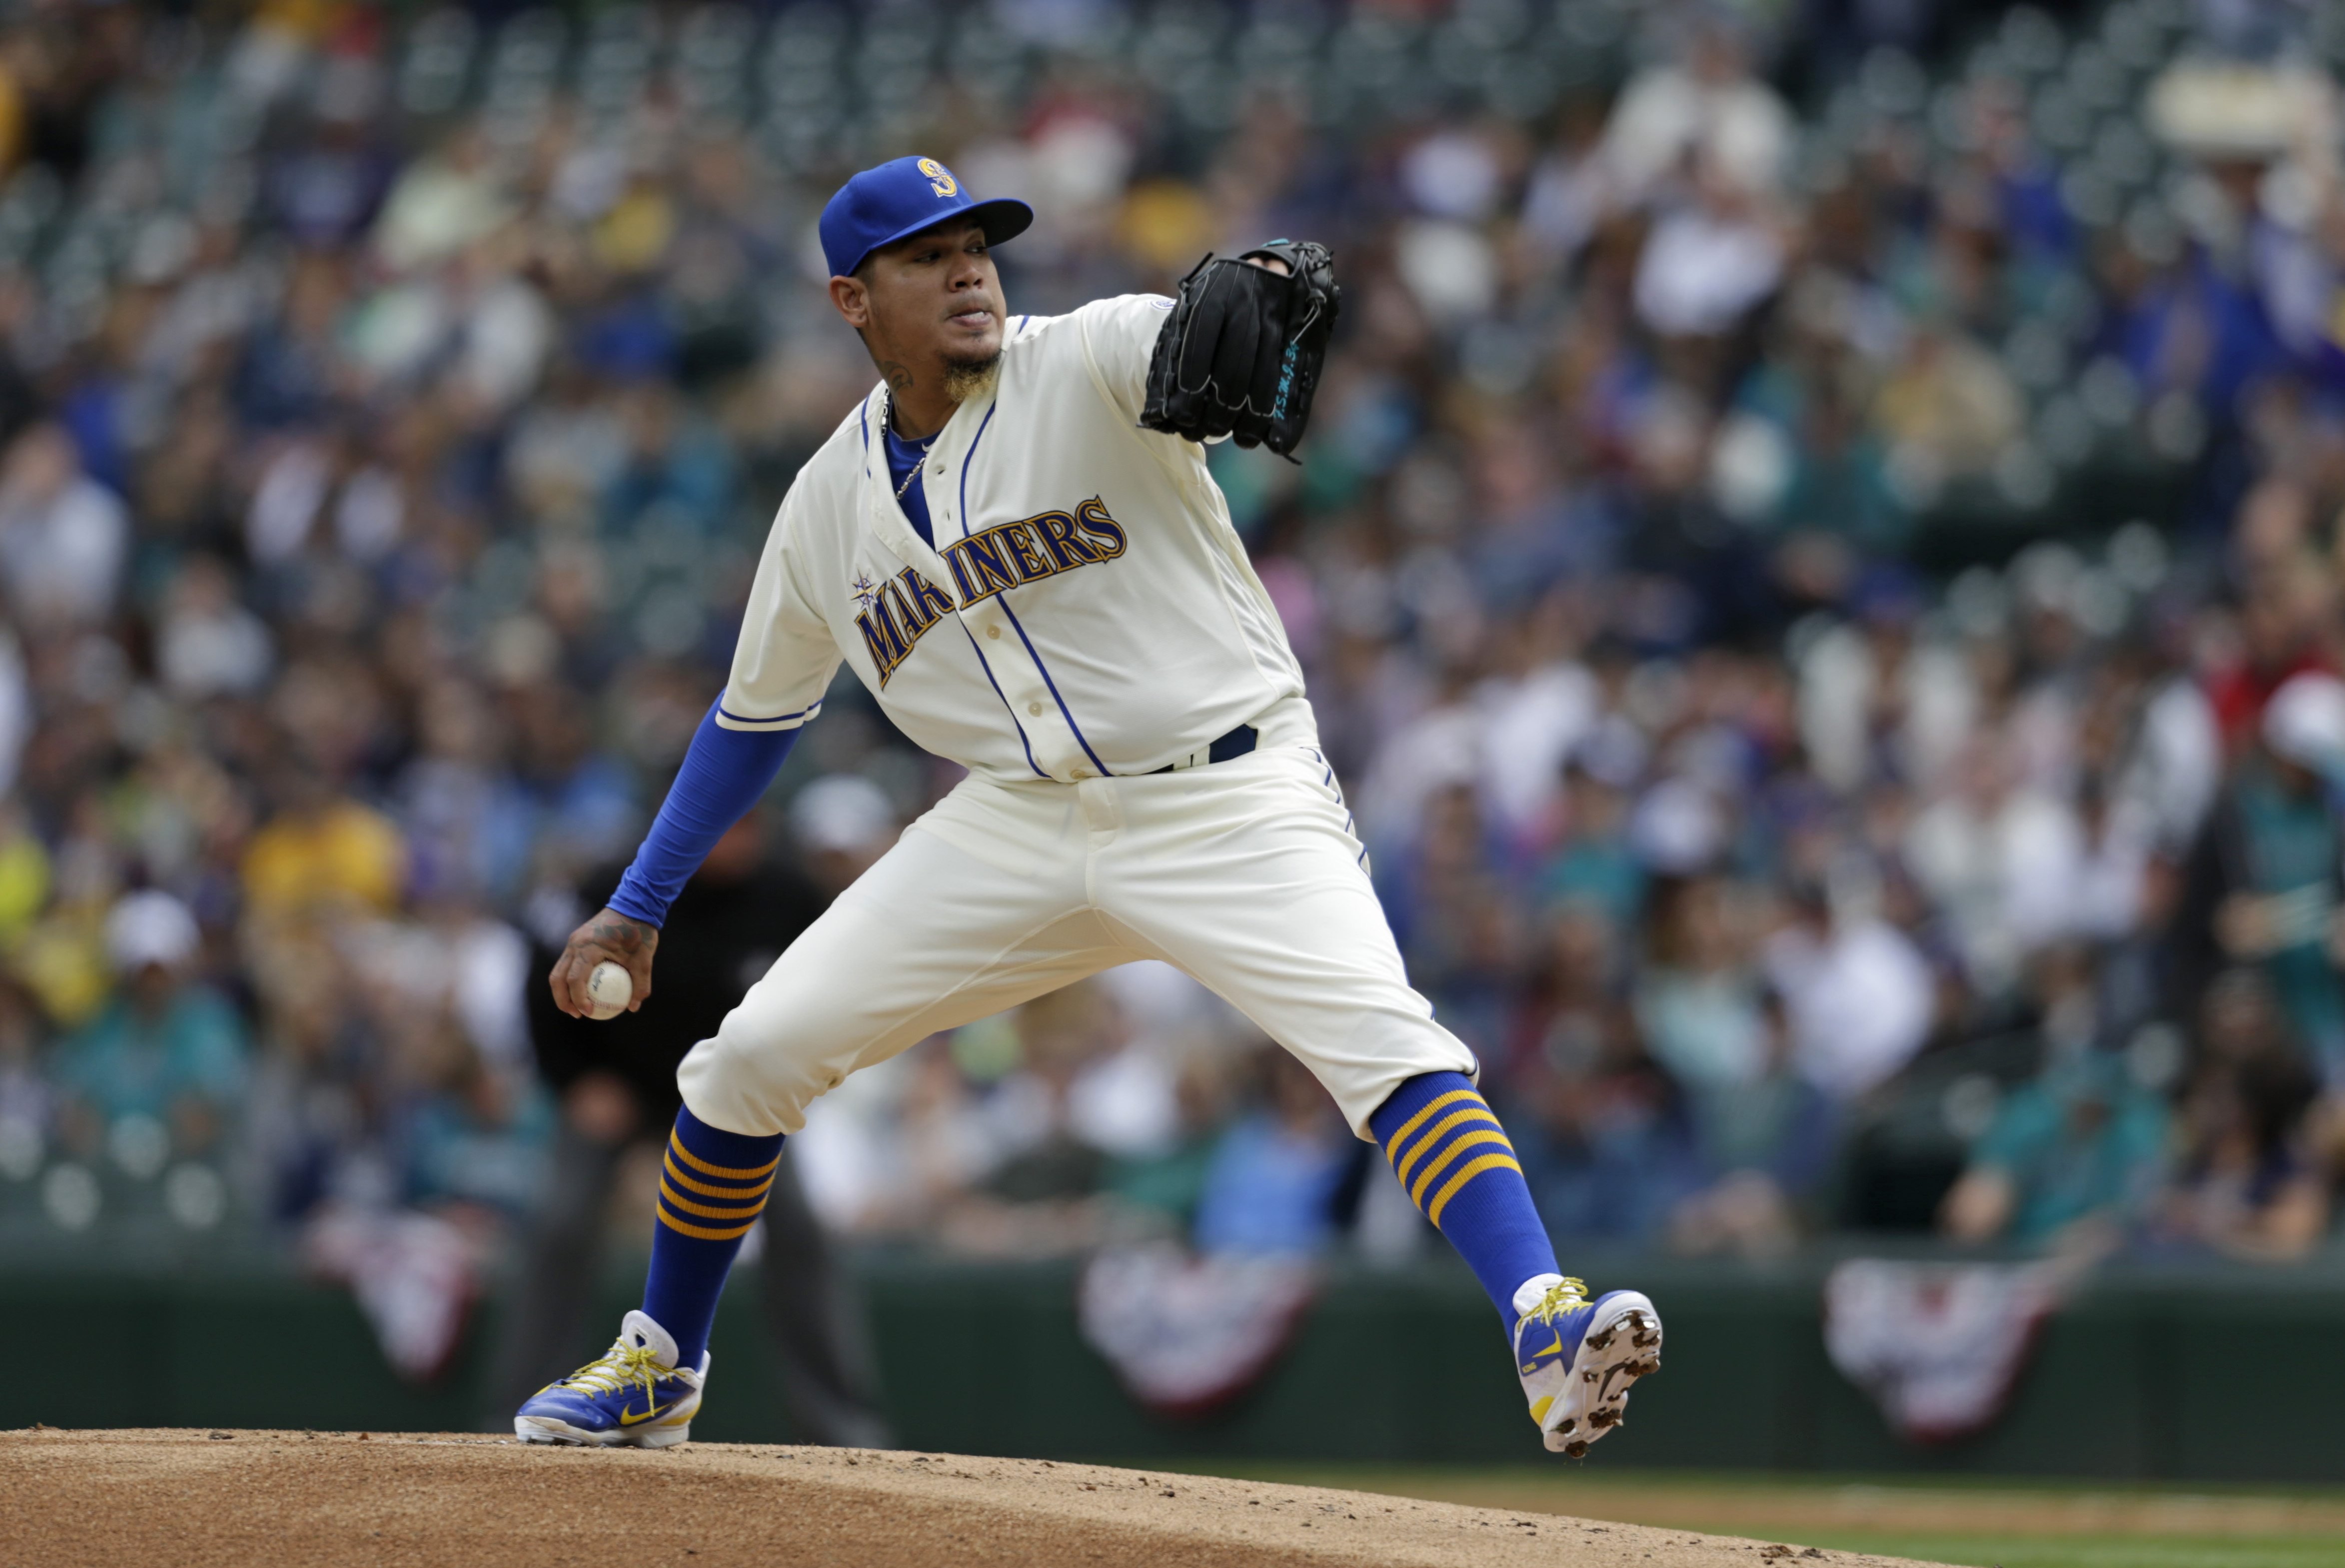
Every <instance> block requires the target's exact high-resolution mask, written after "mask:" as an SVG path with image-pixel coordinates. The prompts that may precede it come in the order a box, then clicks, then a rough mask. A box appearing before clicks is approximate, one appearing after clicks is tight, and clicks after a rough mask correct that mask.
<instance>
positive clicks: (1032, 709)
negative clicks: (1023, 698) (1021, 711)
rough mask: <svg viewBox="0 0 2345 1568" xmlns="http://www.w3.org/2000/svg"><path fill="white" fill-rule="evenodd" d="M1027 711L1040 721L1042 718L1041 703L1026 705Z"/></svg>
mask: <svg viewBox="0 0 2345 1568" xmlns="http://www.w3.org/2000/svg"><path fill="white" fill-rule="evenodd" d="M1026 711H1027V712H1028V713H1031V714H1033V715H1034V716H1035V717H1036V718H1038V719H1039V718H1041V716H1042V704H1041V703H1027V704H1026Z"/></svg>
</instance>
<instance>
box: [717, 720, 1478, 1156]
mask: <svg viewBox="0 0 2345 1568" xmlns="http://www.w3.org/2000/svg"><path fill="white" fill-rule="evenodd" d="M1281 727H1285V726H1281ZM1313 739H1314V737H1312V736H1311V735H1310V734H1309V733H1307V732H1306V733H1304V734H1302V735H1301V736H1300V737H1299V738H1296V739H1293V740H1289V741H1286V742H1284V743H1280V742H1274V741H1272V740H1271V739H1269V738H1268V736H1265V739H1264V744H1262V745H1261V746H1260V747H1258V748H1257V749H1256V750H1255V751H1254V752H1252V753H1250V754H1247V755H1245V756H1243V757H1238V758H1235V759H1233V760H1232V761H1229V762H1225V763H1214V764H1210V765H1207V766H1203V767H1194V768H1188V769H1183V770H1182V771H1180V772H1178V773H1169V774H1148V775H1145V776H1142V777H1139V778H1100V779H1087V780H1085V781H1083V782H1081V783H1080V784H1059V783H1055V782H1052V781H1050V780H1042V779H1038V780H1035V781H1032V782H1030V783H1020V784H992V783H987V782H981V781H980V780H979V779H978V778H976V777H975V776H973V775H972V776H971V777H970V778H969V779H966V780H964V781H963V782H962V783H961V784H960V785H959V787H958V788H956V789H955V790H954V791H953V792H952V793H951V794H949V795H947V796H946V797H945V798H944V799H943V800H942V801H940V802H939V803H938V804H937V805H936V807H935V809H933V810H931V811H930V812H929V814H927V815H925V816H923V817H921V818H920V819H919V821H918V822H916V823H914V824H912V825H911V826H910V827H909V828H908V829H906V830H905V832H904V835H903V837H902V838H901V839H900V840H899V841H898V843H897V845H896V846H895V847H894V848H893V849H891V850H889V851H888V853H887V854H886V855H883V856H882V857H881V858H880V859H879V860H878V862H877V863H876V864H875V865H872V867H871V868H870V869H869V870H868V871H867V872H865V873H864V875H862V876H861V877H860V878H859V879H858V880H857V882H856V883H855V885H853V886H852V887H849V888H848V890H847V891H846V892H845V893H844V894H842V895H840V896H839V898H838V900H837V903H835V904H833V905H831V907H830V909H829V910H828V911H827V912H826V913H825V914H824V915H823V916H822V918H820V919H819V920H817V921H816V922H815V923H814V925H812V926H809V927H808V928H807V931H806V932H805V934H804V935H802V936H799V937H798V939H797V941H796V942H794V943H792V944H791V945H790V948H789V950H788V951H787V952H786V953H784V954H783V955H782V956H781V957H780V958H779V959H777V960H776V961H775V964H774V966H773V968H772V969H770V970H768V971H767V972H766V976H765V977H764V978H763V979H761V980H759V981H758V982H757V983H756V985H755V986H752V987H751V988H750V990H749V993H748V995H747V996H744V997H743V998H742V1000H741V1004H740V1006H738V1007H736V1008H734V1009H733V1011H732V1012H731V1013H730V1014H728V1015H727V1016H726V1019H725V1022H724V1024H723V1025H722V1026H721V1027H719V1028H718V1030H717V1032H716V1036H715V1037H713V1038H710V1039H706V1040H703V1041H701V1042H700V1043H699V1044H698V1045H696V1046H695V1047H693V1048H692V1052H691V1054H690V1055H688V1056H687V1057H685V1059H684V1063H683V1065H682V1066H681V1067H678V1068H677V1070H676V1082H677V1084H678V1085H679V1086H680V1087H682V1089H683V1091H684V1101H685V1104H686V1105H687V1106H689V1107H691V1108H692V1114H693V1115H695V1116H696V1117H698V1118H700V1119H701V1120H703V1121H705V1122H706V1123H708V1124H709V1125H710V1126H711V1127H716V1128H723V1129H724V1130H726V1131H727V1132H736V1133H744V1134H750V1135H769V1134H772V1133H777V1132H796V1131H797V1130H798V1128H800V1127H802V1126H804V1125H805V1120H806V1108H807V1105H808V1104H809V1103H810V1102H811V1101H812V1100H814V1099H815V1098H816V1097H817V1096H818V1095H821V1094H823V1093H824V1092H826V1091H827V1090H828V1089H831V1088H833V1087H837V1084H838V1083H839V1081H840V1080H841V1079H843V1078H845V1077H847V1075H848V1074H849V1073H851V1072H854V1071H856V1070H857V1069H858V1068H861V1067H869V1066H871V1065H872V1064H873V1063H874V1062H881V1061H885V1060H887V1059H888V1057H892V1056H894V1055H896V1054H897V1053H898V1052H899V1051H902V1050H904V1049H906V1048H908V1047H910V1046H912V1045H914V1044H916V1043H918V1042H919V1041H920V1040H922V1039H924V1038H926V1037H928V1036H929V1035H931V1034H933V1033H935V1032H936V1031H937V1030H939V1029H949V1028H951V1027H954V1026H955V1025H958V1024H965V1023H968V1022H969V1021H970V1020H972V1019H975V1018H981V1017H986V1016H988V1015H989V1014H992V1013H998V1012H1000V1011H1001V1010H1003V1009H1004V1008H1007V1007H1014V1006H1016V1005H1017V1004H1019V1003H1020V1002H1023V1001H1026V1000H1028V999H1029V998H1030V997H1033V996H1041V994H1042V993H1044V992H1046V991H1052V990H1056V989H1058V988H1059V987H1060V986H1066V985H1070V984H1071V983H1072V982H1074V981H1076V980H1080V979H1081V978H1082V977H1084V976H1087V975H1092V974H1096V973H1097V972H1099V971H1100V970H1101V969H1107V968H1112V967H1113V966H1116V965H1118V964H1128V963H1131V962H1132V961H1134V960H1136V959H1141V958H1161V959H1162V960H1164V961H1165V962H1166V963H1169V964H1171V965H1173V966H1175V967H1176V968H1179V969H1182V970H1184V971H1186V972H1187V973H1188V974H1190V975H1192V976H1195V977H1196V978H1197V979H1198V980H1199V981H1201V982H1203V984H1204V985H1205V986H1207V987H1208V988H1210V989H1211V990H1213V992H1215V993H1216V994H1217V995H1219V996H1222V997H1223V999H1224V1000H1226V1001H1228V1002H1229V1003H1231V1004H1232V1005H1233V1006H1234V1007H1237V1008H1238V1009H1239V1010H1240V1011H1241V1012H1243V1013H1244V1014H1245V1015H1246V1016H1247V1017H1250V1018H1252V1019H1253V1020H1254V1022H1255V1023H1256V1024H1258V1025H1260V1026H1261V1027H1262V1029H1263V1031H1264V1033H1265V1034H1267V1035H1269V1036H1270V1037H1271V1038H1273V1039H1274V1040H1276V1041H1277V1042H1278V1043H1279V1044H1280V1045H1282V1046H1284V1047H1286V1048H1287V1049H1288V1050H1290V1051H1292V1052H1294V1054H1295V1056H1297V1057H1300V1058H1302V1060H1303V1061H1304V1064H1305V1065H1307V1066H1308V1067H1310V1068H1311V1070H1312V1071H1313V1072H1314V1073H1315V1074H1317V1075H1318V1077H1319V1081H1320V1082H1321V1083H1323V1084H1325V1085H1326V1087H1327V1091H1328V1093H1329V1094H1331V1095H1333V1096H1334V1097H1335V1103H1336V1104H1337V1105H1338V1106H1340V1107H1341V1108H1343V1112H1344V1116H1345V1119H1346V1120H1348V1121H1349V1122H1350V1123H1351V1125H1352V1127H1353V1128H1354V1130H1355V1131H1356V1132H1358V1133H1359V1135H1360V1136H1361V1137H1363V1138H1366V1137H1368V1136H1369V1134H1368V1131H1367V1123H1368V1116H1369V1114H1370V1113H1371V1112H1372V1111H1374V1110H1375V1109H1376V1107H1378V1106H1379V1105H1382V1104H1383V1103H1384V1101H1385V1099H1386V1097H1387V1096H1389V1095H1390V1094H1391V1093H1392V1091H1393V1089H1394V1088H1395V1087H1397V1086H1398V1085H1400V1084H1401V1083H1402V1082H1403V1081H1405V1080H1406V1079H1408V1078H1412V1077H1416V1076H1417V1075H1418V1074H1420V1073H1427V1072H1439V1071H1443V1070H1448V1071H1453V1072H1461V1073H1467V1074H1469V1075H1471V1074H1475V1073H1477V1064H1476V1062H1475V1059H1474V1056H1473V1053H1472V1052H1471V1051H1469V1050H1467V1047H1466V1046H1465V1044H1464V1042H1462V1041H1460V1040H1459V1039H1458V1038H1457V1037H1456V1036H1455V1035H1452V1034H1451V1033H1450V1032H1449V1031H1448V1030H1447V1029H1445V1028H1443V1027H1441V1026H1440V1025H1439V1024H1436V1023H1435V1022H1434V1021H1433V1007H1432V1004H1430V1003H1428V1002H1427V1001H1426V999H1425V998H1424V997H1423V996H1419V995H1418V994H1417V993H1416V991H1415V990H1413V989H1411V988H1410V986H1409V984H1408V979H1407V976H1406V974H1405V973H1404V972H1403V970H1402V966H1401V959H1400V952H1399V949H1398V948H1397V947H1396V946H1395V945H1394V942H1393V936H1392V929H1391V927H1390V926H1387V925H1386V922H1385V916H1384V910H1383V908H1382V907H1381V906H1380V905H1378V904H1377V902H1376V894H1375V893H1374V892H1373V891H1372V890H1371V888H1370V887H1369V885H1368V876H1367V873H1366V871H1365V869H1364V868H1363V866H1362V860H1363V858H1364V851H1363V850H1362V848H1361V845H1360V843H1359V840H1358V839H1357V838H1355V836H1354V835H1353V833H1352V829H1351V814H1350V813H1349V812H1348V811H1346V810H1345V806H1344V800H1343V795H1342V794H1341V793H1340V792H1339V791H1338V789H1337V787H1336V784H1335V774H1334V771H1333V770H1332V769H1331V768H1329V767H1328V765H1327V764H1326V762H1325V760H1324V759H1323V758H1322V757H1321V756H1320V755H1319V753H1318V751H1317V749H1316V747H1315V745H1314V744H1312V741H1313Z"/></svg>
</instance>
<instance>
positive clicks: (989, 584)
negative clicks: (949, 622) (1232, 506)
mask: <svg viewBox="0 0 2345 1568" xmlns="http://www.w3.org/2000/svg"><path fill="white" fill-rule="evenodd" d="M1124 548H1125V541H1124V534H1123V528H1122V524H1120V523H1118V522H1117V521H1115V519H1114V518H1112V517H1111V516H1110V515H1109V514H1108V510H1107V508H1106V507H1105V506H1103V505H1101V503H1100V499H1099V497H1097V496H1093V497H1092V498H1091V500H1089V501H1085V502H1083V504H1082V505H1081V506H1079V507H1077V508H1076V509H1075V510H1074V511H1071V512H1066V511H1043V512H1037V513H1035V514H1034V515H1033V516H1032V517H1021V518H1018V519H1016V520H1014V521H1010V522H998V523H995V524H994V525H993V526H992V527H991V528H989V529H987V530H985V531H983V532H981V533H973V534H971V535H969V537H968V538H967V539H962V540H956V541H954V542H952V543H951V544H949V545H947V546H946V547H945V549H944V551H943V554H944V559H945V564H946V565H948V566H949V567H951V568H952V576H953V582H954V584H955V585H956V586H957V587H959V590H960V603H959V605H958V606H956V605H955V604H954V603H953V602H952V600H951V599H950V598H949V596H948V595H946V594H945V593H943V592H939V590H938V588H937V587H936V585H935V584H934V583H931V582H929V580H928V579H926V578H924V577H922V576H921V575H920V573H919V570H918V569H917V568H915V567H910V566H908V567H906V568H904V570H903V571H901V572H898V573H897V574H896V576H895V579H894V580H893V581H891V582H887V583H885V584H874V583H873V582H872V581H871V579H870V578H868V577H858V578H857V579H856V581H855V601H856V602H857V603H858V604H860V605H862V606H863V612H862V613H860V614H858V616H856V618H855V629H856V630H857V631H858V632H862V633H863V648H864V652H868V654H870V655H871V663H872V667H873V668H874V669H876V670H877V671H878V676H879V683H880V684H881V685H883V686H884V685H886V684H887V683H888V676H890V675H892V674H894V673H896V666H898V664H901V663H903V662H904V661H905V660H906V659H909V658H910V657H911V653H912V649H913V647H914V646H915V645H916V644H918V643H919V640H920V639H921V637H922V636H924V635H925V634H926V633H927V632H928V630H929V627H931V626H933V625H935V624H936V623H937V622H939V621H941V620H942V619H944V617H945V616H946V615H947V614H949V613H950V612H952V611H953V610H955V609H957V608H959V609H966V608H967V607H968V606H969V605H972V604H975V603H976V602H979V601H980V600H982V599H990V598H991V597H993V595H995V594H997V593H1000V592H1002V591H1003V590H1005V589H1010V588H1015V587H1017V586H1018V585H1019V584H1020V583H1021V582H1041V580H1042V579H1043V578H1045V577H1051V576H1054V575H1056V574H1057V573H1059V572H1071V571H1073V570H1074V569H1075V568H1076V567H1078V566H1089V565H1090V564H1091V562H1093V561H1113V560H1114V559H1115V558H1116V557H1117V556H1119V555H1122V553H1123V551H1124Z"/></svg>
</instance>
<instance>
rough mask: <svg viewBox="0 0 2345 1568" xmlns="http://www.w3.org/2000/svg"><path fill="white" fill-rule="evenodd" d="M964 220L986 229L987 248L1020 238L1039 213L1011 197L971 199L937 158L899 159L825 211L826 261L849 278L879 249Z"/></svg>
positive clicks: (841, 192) (871, 171)
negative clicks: (973, 219)
mask: <svg viewBox="0 0 2345 1568" xmlns="http://www.w3.org/2000/svg"><path fill="white" fill-rule="evenodd" d="M963 215H967V216H968V217H973V218H975V219H976V220H977V221H978V223H979V224H980V225H981V226H982V227H983V228H984V230H985V242H986V243H987V244H988V245H999V244H1000V243H1001V242H1002V241H1003V240H1005V239H1015V238H1017V237H1018V236H1020V235H1021V234H1023V233H1025V232H1026V226H1027V225H1028V224H1030V223H1032V222H1033V221H1034V209H1033V208H1032V207H1028V206H1027V205H1026V204H1025V203H1024V202H1022V201H1019V200H1016V199H1014V198H1012V197H995V198H994V199H993V200H991V201H972V200H970V199H969V192H968V191H967V190H966V189H964V188H963V187H962V186H961V183H960V181H959V180H958V179H955V178H954V177H953V172H952V170H950V169H949V168H947V167H945V166H944V165H943V164H941V163H939V162H938V161H937V160H936V159H935V158H932V157H899V158H894V159H891V160H889V161H888V162H887V163H883V164H881V165H879V166H878V167H877V168H867V169H865V170H864V171H863V172H862V173H861V174H858V175H857V176H856V177H854V178H853V179H850V180H848V182H847V183H846V184H845V185H843V186H840V187H838V194H837V195H836V196H834V197H831V198H830V201H829V204H828V205H827V206H826V207H824V208H823V209H822V256H823V260H824V261H825V262H826V263H827V265H828V266H829V268H830V275H831V276H832V277H833V278H845V277H848V276H849V275H851V274H852V273H853V272H854V271H855V269H856V268H858V267H860V266H862V265H863V261H864V258H866V257H868V256H869V255H870V254H871V253H872V252H873V251H875V250H877V249H878V248H880V247H882V246H886V245H893V244H895V243H896V241H898V240H899V239H906V238H910V237H911V236H913V235H915V234H918V233H919V232H920V231H921V230H922V229H924V228H935V227H936V226H937V225H938V224H939V223H942V222H944V221H946V220H947V219H948V218H953V217H961V216H963Z"/></svg>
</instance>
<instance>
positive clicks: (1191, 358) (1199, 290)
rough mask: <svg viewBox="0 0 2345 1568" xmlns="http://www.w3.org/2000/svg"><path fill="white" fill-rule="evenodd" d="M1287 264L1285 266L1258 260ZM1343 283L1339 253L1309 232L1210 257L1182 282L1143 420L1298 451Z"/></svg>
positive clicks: (1154, 364) (1151, 371)
mask: <svg viewBox="0 0 2345 1568" xmlns="http://www.w3.org/2000/svg"><path fill="white" fill-rule="evenodd" d="M1256 257H1275V258H1278V259H1279V260H1281V261H1284V263H1286V265H1287V268H1288V269H1289V270H1288V271H1287V272H1286V273H1284V274H1281V273H1278V272H1274V271H1272V270H1271V269H1270V268H1265V267H1255V266H1253V265H1251V263H1252V261H1253V259H1254V258H1256ZM1343 293H1344V291H1343V290H1342V289H1340V288H1336V287H1335V257H1334V256H1332V255H1331V254H1329V252H1328V249H1327V248H1326V247H1325V246H1324V245H1318V244H1315V243H1313V242H1312V241H1310V240H1292V239H1274V240H1272V241H1271V242H1270V243H1269V244H1268V245H1265V246H1264V247H1262V248H1260V249H1257V250H1249V251H1247V252H1246V253H1245V254H1244V256H1242V257H1239V258H1236V259H1235V260H1232V259H1231V258H1228V257H1216V256H1208V257H1206V258H1205V259H1203V261H1200V262H1199V263H1197V265H1196V268H1195V269H1194V270H1193V271H1192V272H1191V273H1190V274H1189V276H1188V277H1186V278H1183V279H1182V280H1181V298H1179V299H1178V300H1176V301H1175V302H1174V303H1173V314H1172V315H1171V316H1169V317H1168V318H1166V319H1165V322H1164V329H1163V330H1162V331H1161V332H1159V333H1158V334H1157V335H1156V351H1155V353H1154V354H1152V356H1151V357H1150V358H1149V361H1148V401H1147V403H1146V404H1145V405H1144V406H1143V407H1142V409H1141V410H1140V422H1141V423H1142V424H1143V425H1145V426H1147V427H1148V428H1149V429H1150V430H1165V431H1169V432H1170V433H1172V434H1173V435H1176V436H1186V437H1187V438H1188V439H1189V440H1193V441H1202V440H1211V439H1212V438H1213V437H1216V436H1228V437H1230V438H1231V439H1232V440H1235V441H1236V442H1237V443H1238V445H1240V446H1242V447H1255V446H1266V447H1268V448H1269V449H1270V450H1272V451H1274V452H1276V453H1277V454H1278V455H1279V456H1281V457H1286V456H1289V455H1290V454H1292V453H1293V452H1294V447H1295V443H1296V442H1298V441H1300V440H1302V439H1303V428H1304V425H1306V424H1308V423H1309V422H1310V420H1311V395H1312V393H1314V392H1315V391H1316V390H1318V388H1319V368H1320V366H1321V364H1322V363H1323V362H1324V361H1325V359H1326V358H1327V337H1328V334H1329V333H1330V332H1332V331H1334V330H1335V310H1336V307H1337V305H1338V303H1339V302H1340V301H1341V300H1342V298H1343Z"/></svg>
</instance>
